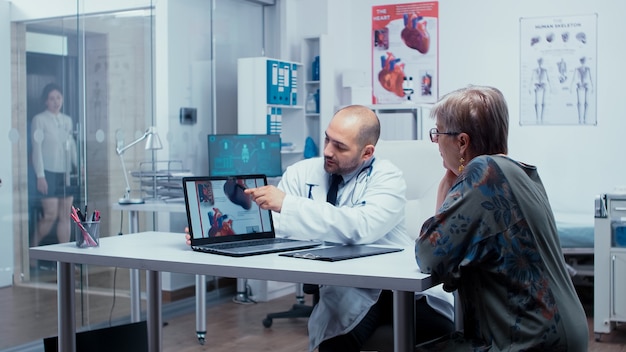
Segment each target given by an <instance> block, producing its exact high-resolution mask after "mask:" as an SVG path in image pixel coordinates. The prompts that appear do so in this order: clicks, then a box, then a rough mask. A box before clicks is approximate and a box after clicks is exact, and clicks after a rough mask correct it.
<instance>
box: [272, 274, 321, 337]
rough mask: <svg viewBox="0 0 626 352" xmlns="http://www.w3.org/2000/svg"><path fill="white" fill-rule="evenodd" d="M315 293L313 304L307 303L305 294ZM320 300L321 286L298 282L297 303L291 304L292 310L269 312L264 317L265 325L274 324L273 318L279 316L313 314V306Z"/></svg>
mask: <svg viewBox="0 0 626 352" xmlns="http://www.w3.org/2000/svg"><path fill="white" fill-rule="evenodd" d="M305 293H306V294H309V295H313V304H312V305H310V306H309V305H307V304H306V303H305V300H304V294H305ZM319 300H320V290H319V286H317V285H314V284H298V285H297V287H296V303H295V304H294V305H293V306H291V309H290V310H287V311H284V312H277V313H269V314H268V315H267V316H266V317H265V319H263V326H265V327H266V328H269V327H270V326H272V323H273V319H279V318H308V317H309V316H311V312H312V311H313V307H314V306H315V305H316V304H317V302H318V301H319Z"/></svg>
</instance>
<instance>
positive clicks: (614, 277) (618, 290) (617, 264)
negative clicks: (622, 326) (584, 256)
mask: <svg viewBox="0 0 626 352" xmlns="http://www.w3.org/2000/svg"><path fill="white" fill-rule="evenodd" d="M611 307H612V309H611V316H612V319H613V320H615V321H621V322H626V250H625V249H624V248H620V249H617V248H616V249H613V250H611Z"/></svg>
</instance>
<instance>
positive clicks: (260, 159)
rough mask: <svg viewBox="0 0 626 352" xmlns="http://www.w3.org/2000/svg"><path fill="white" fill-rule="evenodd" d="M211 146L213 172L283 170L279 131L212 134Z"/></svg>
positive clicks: (268, 173)
mask: <svg viewBox="0 0 626 352" xmlns="http://www.w3.org/2000/svg"><path fill="white" fill-rule="evenodd" d="M208 147H209V154H208V155H209V175H210V176H232V175H251V174H263V175H266V176H268V177H277V176H281V175H282V173H283V170H282V166H281V157H280V147H281V145H280V135H278V134H210V135H208Z"/></svg>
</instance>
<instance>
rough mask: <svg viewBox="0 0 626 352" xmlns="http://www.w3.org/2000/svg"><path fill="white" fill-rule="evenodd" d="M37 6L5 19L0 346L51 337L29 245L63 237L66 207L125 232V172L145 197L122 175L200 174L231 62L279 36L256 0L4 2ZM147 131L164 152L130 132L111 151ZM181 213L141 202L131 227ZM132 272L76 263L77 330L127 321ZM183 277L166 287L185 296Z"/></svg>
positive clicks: (51, 317) (231, 126)
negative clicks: (167, 170) (6, 202)
mask: <svg viewBox="0 0 626 352" xmlns="http://www.w3.org/2000/svg"><path fill="white" fill-rule="evenodd" d="M37 2H41V4H40V5H39V6H40V7H41V8H45V9H46V11H49V12H50V16H49V18H48V16H46V14H40V13H39V12H41V10H40V9H35V11H33V12H35V13H37V14H36V15H35V16H33V18H32V19H31V18H27V19H20V20H14V22H12V23H11V33H10V36H11V39H10V40H11V61H12V62H11V91H12V97H11V99H12V101H11V106H12V108H11V125H12V126H13V127H12V129H11V133H10V137H9V138H10V139H11V145H12V151H11V161H10V163H11V169H12V172H13V189H14V191H13V230H14V231H13V232H14V233H13V238H14V246H13V247H14V248H13V254H14V263H15V265H14V280H13V283H14V284H13V287H11V288H10V290H9V289H5V288H0V300H2V301H1V302H0V303H7V302H10V303H8V304H4V305H3V307H6V309H5V308H3V314H2V317H1V318H0V323H1V324H2V325H3V326H5V327H8V328H6V329H3V330H1V331H0V350H4V349H6V348H14V347H16V346H21V345H24V344H28V343H32V342H38V343H40V342H41V340H42V338H44V337H48V336H55V335H57V316H56V314H57V312H56V264H55V263H49V262H45V261H37V260H31V258H29V255H28V249H29V247H32V246H43V245H49V244H55V243H65V242H68V243H70V245H71V242H73V241H74V240H75V238H76V236H77V234H78V235H80V232H78V230H77V228H78V227H77V225H76V224H75V223H74V221H73V220H72V218H71V214H72V207H74V208H76V209H80V211H81V213H86V214H87V218H90V217H92V216H93V212H94V211H96V210H97V211H98V212H99V215H100V218H101V222H100V234H101V237H107V236H117V235H118V234H127V233H128V231H129V219H128V213H127V212H125V211H120V210H119V207H116V206H115V205H116V204H117V203H118V201H119V199H120V198H122V197H124V196H125V194H126V188H127V185H126V181H125V179H126V178H125V177H124V175H127V176H128V179H129V185H130V189H131V192H130V195H129V197H130V198H137V197H144V198H146V199H149V198H150V197H153V196H154V193H150V191H153V190H154V187H153V185H145V184H142V183H141V182H140V181H141V178H138V177H134V176H133V172H136V171H141V170H142V167H143V166H144V165H146V164H148V165H150V164H152V165H155V164H156V163H159V162H162V161H164V160H165V161H168V160H182V162H183V165H182V166H183V168H185V169H191V170H192V171H193V172H194V173H197V174H202V173H205V172H208V160H207V156H206V151H207V146H206V140H207V139H206V136H207V135H208V134H212V133H215V132H216V130H219V132H220V133H237V126H236V120H237V119H236V115H237V98H236V97H237V94H236V90H237V87H236V82H237V77H236V76H237V72H236V62H237V59H238V58H239V57H247V56H262V55H267V56H276V55H273V53H276V52H278V42H279V40H278V36H272V35H267V33H266V32H265V29H266V28H271V31H272V32H273V33H277V32H278V30H277V28H278V21H277V20H275V19H278V18H279V16H278V10H277V8H276V6H274V5H267V4H260V3H258V2H255V1H248V0H211V1H207V0H175V1H167V0H163V1H156V0H132V1H129V0H124V1H122V0H111V1H105V2H103V1H101V0H76V1H74V2H72V1H67V0H65V1H61V0H52V1H50V0H49V1H45V2H44V1H41V0H36V1H35V0H27V1H15V2H14V5H13V6H15V7H17V8H19V11H18V12H21V11H23V10H24V9H23V8H21V7H25V8H29V10H31V8H32V7H33V5H32V4H33V3H37ZM51 2H52V3H54V5H52V4H51ZM21 3H24V4H29V5H23V4H21ZM113 3H121V4H122V5H121V6H120V7H121V9H120V8H119V7H118V8H115V7H114V6H113V5H111V4H113ZM69 4H72V5H71V6H70V7H71V8H70V9H69V10H66V11H65V13H63V11H61V8H62V7H68V6H69ZM35 7H37V6H35ZM157 14H158V15H160V17H158V16H157ZM23 17H24V18H26V17H27V16H23ZM268 18H269V19H270V20H268ZM157 37H158V38H160V39H159V40H157V39H156V38H157ZM270 48H271V49H270ZM157 49H158V50H157ZM156 53H158V55H157V54H156ZM216 71H217V72H216ZM216 92H217V93H216ZM182 107H192V108H194V107H195V108H198V122H197V124H196V125H186V124H182V123H180V122H179V110H180V109H181V108H182ZM214 115H217V116H218V118H216V117H215V116H214ZM151 127H156V130H157V131H158V133H159V134H160V139H161V142H162V143H163V150H161V151H159V152H154V151H150V150H146V149H145V148H144V146H145V140H142V141H141V142H139V143H137V144H136V145H133V146H132V147H129V148H128V149H126V150H125V151H124V152H123V159H122V158H121V157H120V155H118V153H117V150H120V149H123V148H124V147H126V146H130V145H131V144H132V143H133V142H134V141H136V140H137V139H140V138H141V137H142V136H143V135H144V133H145V132H146V131H147V130H148V129H149V128H151ZM157 156H158V158H157ZM123 166H125V169H124V167H123ZM142 186H147V188H143V187H142ZM151 187H152V188H151ZM85 208H86V209H85ZM170 215H171V216H170ZM163 219H167V221H163ZM170 219H173V220H171V221H170ZM184 223H185V219H184V216H181V214H178V215H174V214H167V215H163V214H161V215H159V214H157V213H153V212H142V213H141V216H140V226H139V230H140V231H148V230H156V229H159V230H164V231H182V228H183V226H184ZM162 224H166V226H163V225H162ZM182 240H183V239H182V236H181V241H182ZM164 275H165V273H164ZM131 276H132V275H131V272H129V270H128V269H123V268H105V267H93V266H90V267H88V266H77V267H76V272H75V278H76V288H77V299H76V303H77V307H76V312H77V317H76V318H77V319H76V322H77V329H78V330H85V329H94V328H99V327H106V326H110V325H119V324H120V323H125V322H129V319H130V315H131V312H130V311H131V309H130V305H131V304H130V301H131V299H130V296H131V288H130V287H131V279H130V277H131ZM139 276H140V281H141V283H142V284H143V283H144V282H145V280H144V277H145V276H144V275H143V272H141V273H140V274H139ZM163 281H164V285H165V282H166V281H168V282H170V281H171V282H182V281H181V280H174V279H172V280H163ZM192 284H193V281H192ZM181 285H183V284H179V286H181ZM172 286H175V284H172ZM188 286H189V285H187V286H186V287H185V289H180V288H179V287H173V288H172V290H173V291H172V292H173V293H170V295H171V296H172V297H174V296H176V295H179V294H180V295H183V296H184V295H185V294H186V295H187V296H186V297H189V292H192V293H191V294H193V288H192V289H191V290H189V287H188ZM209 286H211V285H209ZM233 286H234V284H233ZM232 289H233V292H234V287H232ZM140 290H141V291H143V288H140ZM185 290H187V291H185ZM164 294H165V288H164ZM142 298H144V297H143V296H142ZM190 298H192V297H190ZM171 300H175V299H174V298H172V299H171ZM167 301H168V300H167V299H164V302H167ZM143 303H144V302H143V301H142V302H141V304H143Z"/></svg>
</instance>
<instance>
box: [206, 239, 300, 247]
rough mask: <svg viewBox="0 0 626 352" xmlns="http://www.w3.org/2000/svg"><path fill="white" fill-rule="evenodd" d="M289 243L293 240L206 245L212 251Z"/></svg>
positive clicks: (263, 240)
mask: <svg viewBox="0 0 626 352" xmlns="http://www.w3.org/2000/svg"><path fill="white" fill-rule="evenodd" d="M291 241H293V240H291V239H288V238H265V239H261V240H250V241H237V242H226V243H214V244H211V245H207V247H210V248H214V249H229V248H239V247H250V246H263V245H268V244H276V243H284V242H291Z"/></svg>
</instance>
